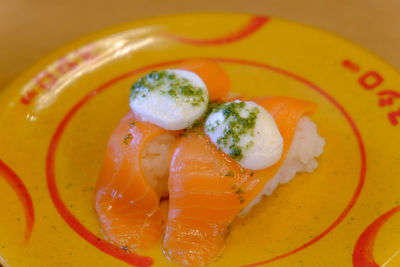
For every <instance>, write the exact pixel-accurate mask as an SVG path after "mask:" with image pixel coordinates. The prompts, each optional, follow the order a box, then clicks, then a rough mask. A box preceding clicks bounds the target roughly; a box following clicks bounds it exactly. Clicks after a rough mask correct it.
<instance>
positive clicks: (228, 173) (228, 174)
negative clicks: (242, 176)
mask: <svg viewBox="0 0 400 267" xmlns="http://www.w3.org/2000/svg"><path fill="white" fill-rule="evenodd" d="M225 176H232V177H233V176H234V174H233V171H229V172H227V173H225Z"/></svg>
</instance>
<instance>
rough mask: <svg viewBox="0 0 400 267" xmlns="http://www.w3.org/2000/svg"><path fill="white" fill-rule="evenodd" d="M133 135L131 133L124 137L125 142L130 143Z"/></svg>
mask: <svg viewBox="0 0 400 267" xmlns="http://www.w3.org/2000/svg"><path fill="white" fill-rule="evenodd" d="M132 138H133V136H132V135H131V134H130V133H129V134H127V135H126V136H125V137H124V143H125V144H127V145H128V144H129V143H130V142H131V141H132Z"/></svg>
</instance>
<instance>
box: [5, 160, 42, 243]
mask: <svg viewBox="0 0 400 267" xmlns="http://www.w3.org/2000/svg"><path fill="white" fill-rule="evenodd" d="M0 176H3V177H4V178H5V179H6V181H7V183H8V184H9V185H10V186H11V187H12V188H13V189H14V191H15V192H16V194H17V195H18V198H19V200H20V201H21V203H22V206H23V208H24V213H25V222H26V228H25V237H24V243H25V244H26V243H27V242H28V240H29V238H30V237H31V234H32V230H33V225H34V223H35V211H34V209H33V202H32V197H31V196H30V194H29V192H28V189H26V186H25V184H24V183H23V182H22V180H21V178H19V176H18V175H17V174H16V173H15V172H14V171H13V170H12V169H11V168H10V167H8V165H7V164H6V163H4V162H3V161H2V160H1V159H0Z"/></svg>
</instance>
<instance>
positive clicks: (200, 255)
mask: <svg viewBox="0 0 400 267" xmlns="http://www.w3.org/2000/svg"><path fill="white" fill-rule="evenodd" d="M253 101H254V102H256V103H257V104H259V105H261V106H262V107H264V108H265V109H266V110H267V111H268V112H270V113H271V115H272V116H273V117H274V119H275V121H276V124H277V125H278V128H279V130H280V132H281V134H282V137H283V139H284V149H283V154H282V158H281V160H280V161H279V162H278V163H276V164H275V165H273V166H271V167H269V168H266V169H263V170H258V171H254V172H253V171H250V170H246V169H242V168H241V167H240V166H239V165H238V164H237V163H236V162H235V161H233V160H231V159H229V157H228V156H226V154H224V153H223V152H221V151H218V150H217V149H216V147H215V145H214V144H212V143H211V141H210V140H209V138H208V137H207V136H205V135H198V134H190V135H189V136H188V137H186V138H182V139H180V140H179V141H178V143H177V145H176V148H175V151H174V153H173V155H172V159H171V166H170V177H169V181H168V189H169V213H168V222H167V226H166V230H165V237H164V244H163V246H164V252H165V255H166V256H167V257H168V258H169V259H170V260H171V261H173V262H176V263H178V264H182V265H191V266H199V265H202V264H207V263H210V262H212V261H213V260H215V259H216V258H217V257H218V256H219V255H220V254H221V252H222V250H223V248H224V244H225V238H226V236H227V235H228V232H229V225H230V223H231V222H232V221H233V219H234V218H235V217H236V216H237V215H238V213H239V212H240V211H241V210H242V209H243V208H245V207H246V206H247V205H248V204H249V203H250V202H251V201H252V200H253V199H254V198H255V197H256V196H257V195H258V194H259V193H260V192H261V191H262V189H263V187H264V185H265V184H266V183H267V182H268V181H269V180H270V179H271V178H273V177H274V175H275V174H276V172H277V171H278V169H279V168H280V166H281V165H282V163H283V161H284V159H285V157H286V155H287V152H288V150H289V148H290V144H291V142H292V139H293V136H294V132H295V131H296V127H297V124H298V121H299V119H300V118H301V117H302V116H304V115H308V114H311V113H313V112H314V110H315V108H316V105H315V104H313V103H311V102H308V101H302V100H297V99H293V98H290V97H261V98H257V99H253Z"/></svg>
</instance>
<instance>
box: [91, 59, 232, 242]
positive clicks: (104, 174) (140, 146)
mask: <svg viewBox="0 0 400 267" xmlns="http://www.w3.org/2000/svg"><path fill="white" fill-rule="evenodd" d="M177 69H181V70H187V71H191V72H193V73H195V74H196V75H198V76H199V77H200V78H201V79H202V80H203V81H204V83H205V84H206V86H207V90H208V94H209V98H210V100H216V99H220V98H222V97H224V96H225V95H226V94H227V93H228V91H229V90H230V80H229V77H228V76H227V75H226V73H225V72H224V70H223V69H222V68H221V67H220V66H219V64H217V63H216V62H215V61H212V60H207V59H190V60H185V61H183V62H182V63H180V64H179V65H178V66H177ZM177 135H178V132H172V131H167V130H165V129H163V128H161V127H159V126H156V125H155V124H152V123H150V122H145V121H143V120H142V119H141V118H139V116H138V115H135V114H134V113H133V112H129V113H128V114H127V115H126V116H125V117H124V118H123V119H122V120H121V122H120V123H119V125H118V126H117V127H116V129H115V130H114V131H113V133H112V135H111V138H110V140H109V142H108V147H107V151H106V156H105V159H104V163H103V166H102V169H101V172H100V177H99V180H98V182H97V186H96V189H95V197H94V202H95V210H96V212H97V215H98V217H99V220H100V224H101V230H102V232H103V235H104V237H105V238H106V239H107V240H109V241H110V242H112V243H114V244H116V245H118V246H121V247H124V248H127V249H130V250H137V249H141V248H148V247H150V246H151V245H153V244H154V243H155V242H157V241H158V240H159V238H160V237H161V234H162V231H163V226H164V222H165V219H166V213H167V211H166V209H165V207H166V205H163V206H160V200H161V199H165V198H167V197H168V185H167V181H168V175H169V159H170V153H171V151H172V148H173V146H174V144H175V142H176V140H177Z"/></svg>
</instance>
